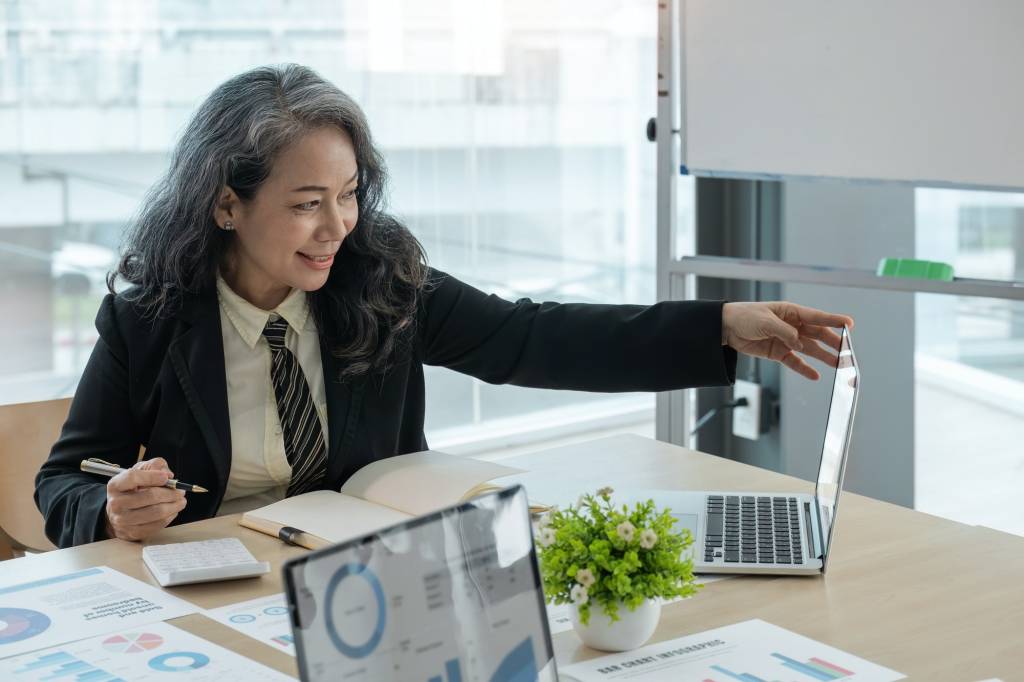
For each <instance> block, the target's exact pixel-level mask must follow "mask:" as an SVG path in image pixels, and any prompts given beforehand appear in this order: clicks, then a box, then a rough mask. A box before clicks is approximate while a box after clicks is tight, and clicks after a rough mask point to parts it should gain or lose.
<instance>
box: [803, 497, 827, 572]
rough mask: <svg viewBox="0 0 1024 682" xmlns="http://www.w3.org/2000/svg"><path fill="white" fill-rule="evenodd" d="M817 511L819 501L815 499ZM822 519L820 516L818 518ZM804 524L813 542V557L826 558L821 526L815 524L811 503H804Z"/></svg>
mask: <svg viewBox="0 0 1024 682" xmlns="http://www.w3.org/2000/svg"><path fill="white" fill-rule="evenodd" d="M814 505H815V510H816V511H817V505H818V499H817V498H814ZM818 518H819V519H820V518H821V517H820V516H819V517H818ZM804 523H805V525H806V527H807V535H808V537H810V539H811V542H812V543H813V544H812V546H811V550H812V551H811V557H813V558H818V559H822V558H824V552H823V551H822V548H823V546H824V543H823V542H822V541H821V524H820V523H815V522H814V518H813V516H812V514H811V503H810V502H804Z"/></svg>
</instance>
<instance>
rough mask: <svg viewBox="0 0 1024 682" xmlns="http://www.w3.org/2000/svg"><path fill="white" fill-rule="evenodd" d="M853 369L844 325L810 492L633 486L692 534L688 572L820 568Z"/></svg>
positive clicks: (843, 455) (830, 535)
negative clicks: (701, 489)
mask: <svg viewBox="0 0 1024 682" xmlns="http://www.w3.org/2000/svg"><path fill="white" fill-rule="evenodd" d="M859 392H860V374H859V371H858V369H857V358H856V356H855V355H854V353H853V343H852V340H851V338H850V330H849V329H846V328H844V329H843V331H842V335H841V340H840V350H839V355H838V358H837V367H836V372H835V378H834V379H833V383H832V399H831V403H830V405H829V411H828V421H827V422H826V424H825V439H824V443H823V445H822V448H821V460H820V462H819V464H818V480H817V484H816V485H815V489H814V494H813V495H809V494H793V493H780V492H728V491H723V492H709V491H701V492H684V491H670V490H655V491H643V492H638V493H636V494H638V495H639V496H640V497H641V498H642V499H648V498H653V499H654V501H655V503H656V504H657V505H659V506H664V507H668V508H669V509H671V510H672V514H673V516H675V517H676V519H677V520H678V521H679V523H678V524H677V526H676V527H677V528H679V527H682V528H688V529H689V530H690V533H691V534H692V535H693V538H694V546H693V570H694V572H695V573H770V574H792V575H820V574H823V573H824V572H825V569H826V567H827V566H828V555H829V550H830V549H831V547H832V542H833V539H834V536H835V518H836V508H837V507H838V504H839V493H840V491H841V490H842V488H843V475H844V474H845V472H846V462H847V458H848V456H849V453H850V437H851V434H852V432H853V417H854V413H855V412H856V411H857V395H858V393H859Z"/></svg>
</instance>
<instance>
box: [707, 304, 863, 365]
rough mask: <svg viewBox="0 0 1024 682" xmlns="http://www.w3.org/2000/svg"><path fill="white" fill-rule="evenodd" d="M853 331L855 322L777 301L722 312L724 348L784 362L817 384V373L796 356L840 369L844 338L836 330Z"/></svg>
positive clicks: (735, 306)
mask: <svg viewBox="0 0 1024 682" xmlns="http://www.w3.org/2000/svg"><path fill="white" fill-rule="evenodd" d="M843 325H846V326H847V327H850V328H851V329H852V328H853V318H852V317H848V316H847V315H835V314H833V313H826V312H824V311H821V310H816V309H814V308H808V307H806V306H802V305H797V304H796V303H788V302H786V301H774V302H771V303H726V304H725V306H724V307H723V308H722V345H723V346H732V347H733V348H735V349H736V350H737V351H739V352H740V353H746V354H747V355H753V356H755V357H759V358H768V359H770V360H775V361H777V362H781V363H782V364H784V365H785V366H786V367H789V368H790V369H791V370H793V371H794V372H796V373H797V374H800V375H803V376H805V377H807V378H808V379H811V380H814V381H817V380H818V379H819V378H821V375H820V374H818V372H817V370H815V369H814V368H813V367H811V366H810V365H809V364H807V362H806V361H805V360H804V359H803V358H802V357H800V356H799V355H797V354H796V353H797V352H799V353H803V354H804V355H808V356H810V357H812V358H816V359H817V360H820V361H821V362H823V363H824V364H826V365H828V366H829V367H835V366H836V359H837V355H836V353H834V352H832V351H838V350H839V344H840V341H841V339H840V337H839V334H837V333H836V331H835V329H833V327H835V328H841V327H842V326H843Z"/></svg>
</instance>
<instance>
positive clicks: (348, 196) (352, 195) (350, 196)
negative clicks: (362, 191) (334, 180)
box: [341, 188, 359, 200]
mask: <svg viewBox="0 0 1024 682" xmlns="http://www.w3.org/2000/svg"><path fill="white" fill-rule="evenodd" d="M358 191H359V188H356V189H354V190H352V191H351V192H345V193H344V194H342V195H341V198H342V199H345V200H348V199H354V198H355V196H356V192H358Z"/></svg>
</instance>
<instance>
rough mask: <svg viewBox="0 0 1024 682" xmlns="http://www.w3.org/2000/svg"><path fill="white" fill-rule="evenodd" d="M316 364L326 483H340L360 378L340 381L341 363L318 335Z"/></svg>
mask: <svg viewBox="0 0 1024 682" xmlns="http://www.w3.org/2000/svg"><path fill="white" fill-rule="evenodd" d="M320 364H321V365H322V366H323V370H324V393H325V397H326V398H327V431H328V438H329V439H330V443H329V444H328V448H327V480H328V482H329V485H331V486H332V487H337V486H339V485H341V477H342V473H343V471H344V469H345V461H346V459H349V456H348V453H347V450H348V448H349V446H350V445H351V443H352V438H353V436H354V435H355V428H356V423H357V422H358V421H359V413H360V410H361V409H362V402H363V389H364V387H365V380H364V379H363V378H361V377H360V378H358V379H350V380H348V381H344V382H343V381H341V380H340V379H339V378H338V375H339V373H340V372H341V369H342V364H341V363H340V362H339V361H338V359H337V358H335V357H334V356H333V355H332V354H331V350H330V348H328V347H327V344H325V343H324V340H323V337H321V338H320Z"/></svg>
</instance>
